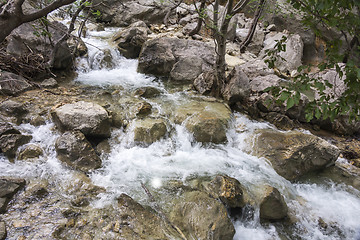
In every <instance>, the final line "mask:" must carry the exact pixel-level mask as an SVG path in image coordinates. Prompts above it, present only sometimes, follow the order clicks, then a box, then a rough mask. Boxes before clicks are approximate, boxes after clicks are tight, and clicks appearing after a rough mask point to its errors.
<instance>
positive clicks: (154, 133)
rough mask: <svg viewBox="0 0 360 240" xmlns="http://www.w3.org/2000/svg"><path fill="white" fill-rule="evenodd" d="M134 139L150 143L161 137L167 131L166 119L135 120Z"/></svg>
mask: <svg viewBox="0 0 360 240" xmlns="http://www.w3.org/2000/svg"><path fill="white" fill-rule="evenodd" d="M133 124H134V141H135V142H141V143H145V144H151V143H153V142H156V141H158V140H160V139H161V138H163V137H164V136H165V135H166V133H167V127H166V121H165V120H164V119H152V118H146V119H144V120H135V122H134V123H133Z"/></svg>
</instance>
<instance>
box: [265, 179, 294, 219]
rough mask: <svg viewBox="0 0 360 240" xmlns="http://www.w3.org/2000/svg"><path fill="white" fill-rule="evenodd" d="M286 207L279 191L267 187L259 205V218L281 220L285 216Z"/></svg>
mask: <svg viewBox="0 0 360 240" xmlns="http://www.w3.org/2000/svg"><path fill="white" fill-rule="evenodd" d="M287 212H288V207H287V205H286V203H285V200H284V198H283V196H281V194H280V192H279V190H277V189H276V188H274V187H271V186H267V187H266V190H265V193H264V197H263V199H262V200H261V203H260V218H262V219H266V220H272V221H275V220H281V219H283V218H285V217H286V216H287Z"/></svg>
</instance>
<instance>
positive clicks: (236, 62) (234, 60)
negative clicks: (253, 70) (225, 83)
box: [225, 54, 245, 68]
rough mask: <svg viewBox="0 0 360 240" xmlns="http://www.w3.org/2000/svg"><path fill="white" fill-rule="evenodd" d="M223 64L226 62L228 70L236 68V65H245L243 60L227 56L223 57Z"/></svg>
mask: <svg viewBox="0 0 360 240" xmlns="http://www.w3.org/2000/svg"><path fill="white" fill-rule="evenodd" d="M225 62H226V65H227V66H228V67H230V68H233V67H236V66H237V65H241V64H244V63H245V61H244V60H242V59H240V58H238V57H235V56H231V55H229V54H226V55H225Z"/></svg>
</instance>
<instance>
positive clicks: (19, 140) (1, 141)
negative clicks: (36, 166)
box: [0, 134, 32, 159]
mask: <svg viewBox="0 0 360 240" xmlns="http://www.w3.org/2000/svg"><path fill="white" fill-rule="evenodd" d="M31 138H32V136H29V135H22V134H5V135H2V136H1V137H0V150H1V152H3V153H4V154H5V156H7V157H8V158H9V159H13V158H14V157H15V155H16V151H17V149H18V148H19V147H20V146H22V145H24V144H26V143H28V142H29V141H30V140H31Z"/></svg>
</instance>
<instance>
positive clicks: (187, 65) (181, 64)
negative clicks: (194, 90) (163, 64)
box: [170, 57, 203, 82]
mask: <svg viewBox="0 0 360 240" xmlns="http://www.w3.org/2000/svg"><path fill="white" fill-rule="evenodd" d="M202 63H203V61H202V59H201V58H199V57H190V58H185V59H180V60H179V61H178V62H177V63H175V64H174V66H173V68H172V69H171V72H170V79H171V80H174V81H189V82H191V81H193V80H194V79H195V78H196V77H197V76H199V75H200V74H201V71H202Z"/></svg>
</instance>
